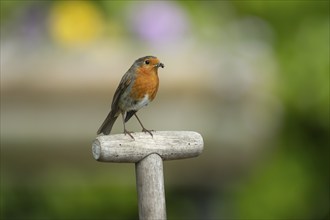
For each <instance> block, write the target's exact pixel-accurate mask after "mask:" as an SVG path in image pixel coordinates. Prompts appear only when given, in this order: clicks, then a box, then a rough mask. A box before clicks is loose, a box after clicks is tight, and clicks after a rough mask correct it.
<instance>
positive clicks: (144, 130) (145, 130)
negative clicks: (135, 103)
mask: <svg viewBox="0 0 330 220" xmlns="http://www.w3.org/2000/svg"><path fill="white" fill-rule="evenodd" d="M134 115H135V117H136V119H137V120H138V121H139V123H140V125H141V127H142V131H143V132H148V133H149V134H150V135H151V137H153V135H152V133H151V132H152V131H153V130H148V129H146V128H145V127H144V126H143V124H142V123H141V121H140V119H139V117H138V116H137V115H136V114H134Z"/></svg>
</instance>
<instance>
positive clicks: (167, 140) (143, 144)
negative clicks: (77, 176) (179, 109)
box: [92, 131, 203, 163]
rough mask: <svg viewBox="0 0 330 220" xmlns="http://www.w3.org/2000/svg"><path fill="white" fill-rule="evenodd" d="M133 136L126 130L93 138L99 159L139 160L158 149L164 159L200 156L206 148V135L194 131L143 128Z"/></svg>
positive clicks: (132, 161) (133, 161) (114, 160)
mask: <svg viewBox="0 0 330 220" xmlns="http://www.w3.org/2000/svg"><path fill="white" fill-rule="evenodd" d="M132 135H133V136H134V138H135V140H133V139H132V138H131V137H130V136H128V135H124V134H115V135H105V136H98V137H97V138H96V139H95V140H94V142H93V147H92V148H93V156H94V158H95V159H96V160H97V161H102V162H117V163H118V162H119V163H137V162H139V161H140V160H142V159H143V158H145V157H146V156H148V155H150V154H153V153H156V154H158V155H159V156H160V157H161V158H162V159H163V160H176V159H184V158H190V157H197V156H198V155H200V154H201V153H202V151H203V138H202V136H201V135H200V134H198V133H197V132H192V131H157V132H153V137H151V136H150V135H149V134H145V133H143V132H138V133H133V134H132Z"/></svg>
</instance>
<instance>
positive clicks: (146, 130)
mask: <svg viewBox="0 0 330 220" xmlns="http://www.w3.org/2000/svg"><path fill="white" fill-rule="evenodd" d="M153 131H154V130H148V129H146V128H142V132H144V133H149V134H150V135H151V137H154V136H153V134H152V133H151V132H153Z"/></svg>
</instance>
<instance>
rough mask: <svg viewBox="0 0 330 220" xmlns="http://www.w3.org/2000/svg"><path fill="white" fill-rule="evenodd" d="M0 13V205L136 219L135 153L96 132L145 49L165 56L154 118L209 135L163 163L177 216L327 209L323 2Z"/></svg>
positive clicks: (62, 215)
mask: <svg viewBox="0 0 330 220" xmlns="http://www.w3.org/2000/svg"><path fill="white" fill-rule="evenodd" d="M0 19H1V20H0V24H1V35H0V36H1V40H0V42H1V197H0V198H1V219H34V220H39V219H73V220H75V219H77V220H78V219H137V217H138V213H137V210H138V207H137V193H136V190H135V173H134V165H133V164H107V163H99V162H96V161H95V160H94V159H93V157H92V153H91V143H92V141H93V139H94V138H95V136H96V131H97V129H98V127H99V126H100V124H101V123H102V122H103V120H104V118H105V116H106V115H107V113H108V111H109V109H110V104H111V100H112V96H113V93H114V91H115V89H116V87H117V85H118V83H119V80H120V78H121V77H122V75H123V74H124V73H125V71H126V70H127V69H128V68H129V67H130V65H131V64H132V63H133V62H134V60H135V59H137V58H139V57H142V56H145V55H155V56H157V57H158V58H159V59H160V60H161V61H162V62H163V63H164V64H165V68H164V69H160V71H159V76H160V80H161V82H160V83H161V84H160V90H159V93H158V96H157V98H156V99H155V101H154V102H153V103H152V104H151V105H149V106H148V108H145V109H143V110H141V111H140V118H141V119H142V120H143V122H144V124H145V125H146V127H147V128H149V129H154V130H193V131H197V132H199V133H201V134H202V136H203V138H204V142H205V150H204V152H203V154H202V155H201V156H200V157H198V158H193V159H189V160H181V161H169V162H165V163H164V169H165V170H164V172H165V186H166V189H165V190H166V200H167V214H168V219H259V220H260V219H265V220H266V219H269V220H270V219H328V218H329V1H317V0H316V1H201V2H198V1H157V2H156V1H15V0H14V1H7V0H2V1H1V17H0ZM127 127H128V128H129V130H135V131H140V127H139V125H138V123H137V121H135V120H131V121H130V122H129V123H128V124H127ZM121 132H122V124H121V121H120V120H118V122H116V124H115V126H114V129H113V133H121Z"/></svg>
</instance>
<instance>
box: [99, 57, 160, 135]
mask: <svg viewBox="0 0 330 220" xmlns="http://www.w3.org/2000/svg"><path fill="white" fill-rule="evenodd" d="M159 67H162V68H164V64H162V63H161V62H160V61H159V60H158V59H157V57H154V56H145V57H141V58H139V59H137V60H136V61H135V62H134V63H133V65H132V66H131V67H130V68H129V70H128V71H127V72H126V73H125V74H124V76H123V77H122V79H121V81H120V83H119V85H118V88H117V89H116V92H115V94H114V96H113V99H112V104H111V111H110V112H109V114H108V116H107V117H106V119H105V120H104V122H103V124H102V125H101V127H100V128H99V130H98V131H97V134H100V133H103V134H109V133H110V132H111V129H112V126H113V124H114V123H115V121H116V119H117V118H118V116H119V114H121V115H122V119H123V125H124V134H128V135H129V136H130V137H131V138H133V139H134V137H133V136H132V134H131V132H129V131H127V130H126V127H125V123H126V122H127V121H128V120H129V119H130V118H131V117H132V116H133V115H134V116H135V117H136V119H137V120H138V122H139V123H140V125H141V127H142V131H143V132H148V133H149V134H150V135H151V136H152V133H151V131H150V130H147V129H146V128H145V127H144V126H143V125H142V123H141V121H140V119H139V118H138V116H137V115H136V113H137V111H138V110H140V109H141V108H143V107H145V106H147V105H148V104H149V103H150V102H151V101H152V100H153V99H154V98H155V96H156V94H157V91H158V87H159V78H158V68H159Z"/></svg>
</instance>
